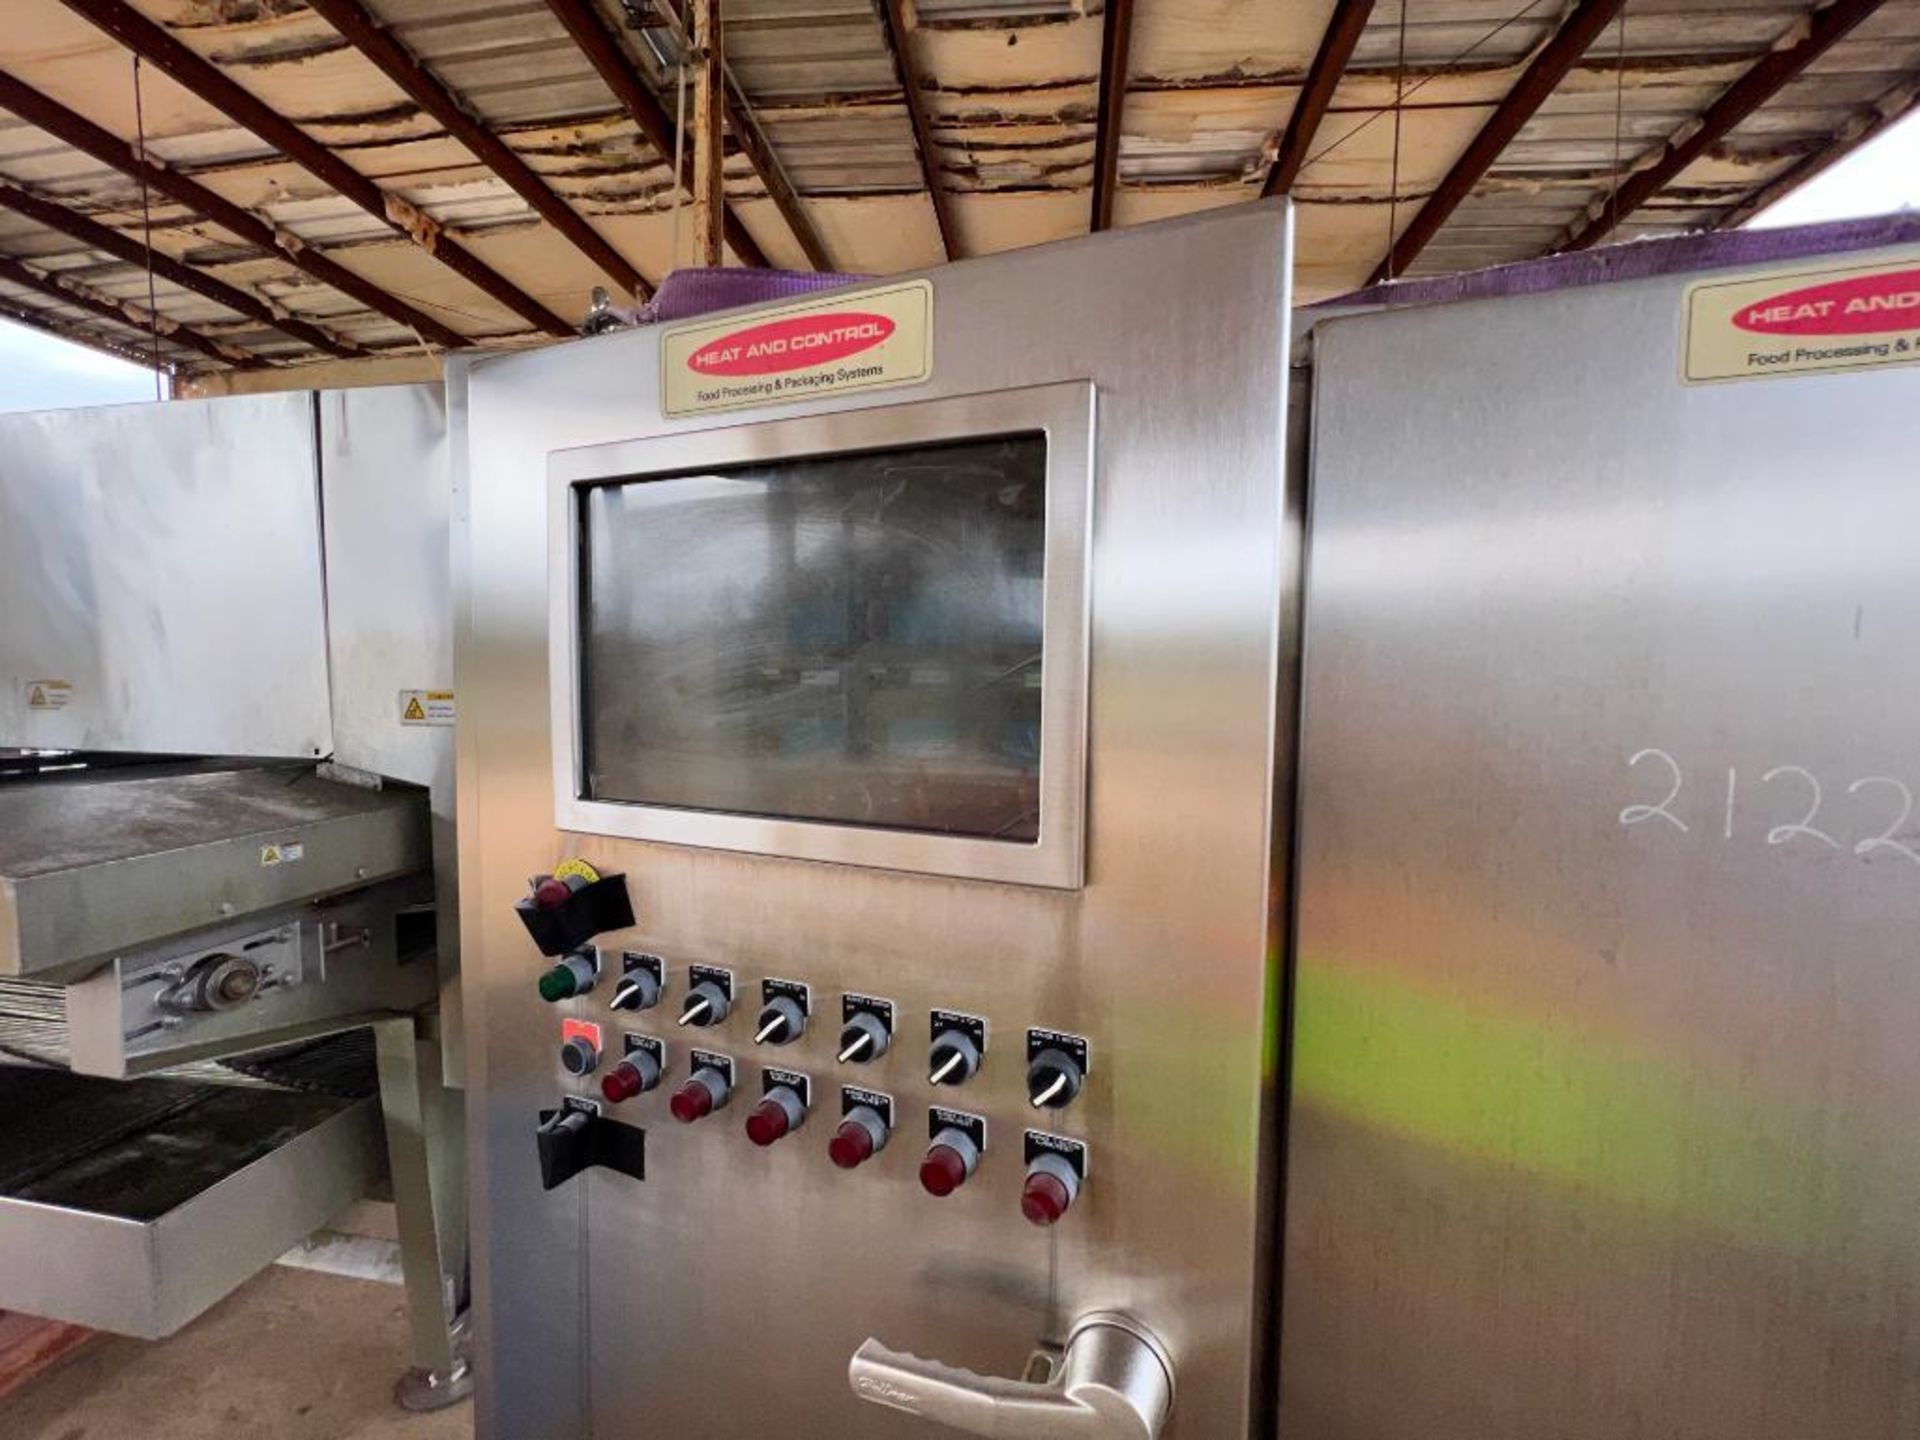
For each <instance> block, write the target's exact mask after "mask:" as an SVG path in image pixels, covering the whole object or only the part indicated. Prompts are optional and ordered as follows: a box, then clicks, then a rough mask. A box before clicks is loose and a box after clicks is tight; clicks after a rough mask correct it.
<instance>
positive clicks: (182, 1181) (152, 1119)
mask: <svg viewBox="0 0 1920 1440" xmlns="http://www.w3.org/2000/svg"><path fill="white" fill-rule="evenodd" d="M223 1068H224V1069H227V1070H230V1071H232V1072H234V1073H235V1074H236V1075H243V1076H246V1077H247V1078H248V1079H250V1080H252V1081H255V1082H271V1083H254V1084H246V1085H241V1084H234V1083H220V1082H212V1083H209V1082H208V1081H206V1080H201V1079H193V1080H185V1079H176V1078H171V1077H164V1076H163V1077H155V1078H152V1079H145V1080H101V1079H96V1078H94V1077H91V1076H86V1075H73V1074H69V1073H68V1072H66V1071H64V1070H57V1069H41V1068H37V1067H30V1066H23V1065H0V1196H7V1197H11V1198H13V1199H18V1200H35V1201H40V1202H42V1203H45V1204H52V1205H62V1206H68V1207H72V1208H77V1209H85V1210H93V1211H99V1212H101V1213H104V1214H109V1215H118V1216H122V1217H124V1218H126V1219H131V1220H151V1219H154V1218H156V1217H158V1216H159V1215H162V1214H165V1213H166V1211H167V1210H169V1209H171V1208H172V1207H173V1206H174V1205H176V1204H179V1203H181V1202H182V1201H184V1200H186V1199H188V1198H190V1197H192V1196H193V1195H196V1194H198V1193H199V1192H201V1191H202V1190H204V1189H206V1188H207V1187H208V1186H209V1185H211V1184H214V1183H216V1182H217V1181H218V1180H219V1179H220V1178H221V1177H223V1176H225V1175H227V1174H230V1173H232V1172H233V1171H236V1170H239V1169H241V1168H242V1167H244V1166H245V1165H247V1164H249V1163H251V1162H252V1161H253V1160H256V1159H258V1158H259V1157H260V1156H262V1155H265V1154H266V1153H267V1152H268V1151H270V1150H272V1149H274V1148H275V1147H276V1146H279V1145H283V1144H285V1143H286V1142H287V1141H289V1140H291V1139H293V1138H294V1137H295V1136H297V1135H299V1134H300V1133H301V1132H302V1131H304V1130H307V1129H309V1128H311V1127H312V1126H314V1125H316V1124H318V1123H319V1122H320V1121H321V1120H324V1119H325V1118H327V1116H329V1115H332V1114H334V1113H337V1112H338V1111H339V1110H341V1109H343V1108H345V1107H346V1106H348V1105H350V1104H353V1103H355V1102H357V1101H359V1100H362V1099H365V1098H366V1097H368V1096H370V1095H372V1094H374V1093H375V1092H376V1091H377V1089H378V1078H377V1073H376V1069H375V1063H374V1053H373V1033H372V1032H371V1031H370V1030H366V1029H360V1030H354V1031H348V1032H346V1033H345V1034H341V1035H332V1036H328V1037H326V1038H325V1039H321V1040H310V1041H306V1042H303V1043H301V1044H299V1045H290V1046H283V1047H281V1048H280V1049H278V1050H273V1051H264V1052H261V1053H260V1054H257V1055H250V1056H246V1057H244V1058H242V1059H238V1060H233V1061H228V1062H224V1064H223ZM199 1073H205V1071H204V1069H202V1070H199Z"/></svg>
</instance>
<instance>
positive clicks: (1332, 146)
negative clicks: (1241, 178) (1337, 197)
mask: <svg viewBox="0 0 1920 1440" xmlns="http://www.w3.org/2000/svg"><path fill="white" fill-rule="evenodd" d="M1552 3H1558V0H1528V3H1527V4H1526V5H1524V6H1522V7H1521V8H1520V9H1519V10H1516V11H1515V12H1514V13H1513V14H1511V15H1509V16H1508V17H1507V18H1506V19H1504V20H1502V21H1501V22H1500V23H1499V24H1498V25H1496V26H1494V27H1493V28H1492V29H1491V30H1489V31H1487V32H1486V33H1485V34H1484V35H1482V36H1480V38H1479V39H1477V40H1475V41H1474V42H1473V43H1472V44H1471V45H1469V46H1467V48H1466V49H1464V50H1462V51H1461V52H1460V53H1459V54H1457V55H1455V56H1454V57H1453V58H1452V59H1451V60H1448V61H1447V62H1446V63H1445V64H1444V65H1442V66H1440V67H1439V68H1438V69H1437V70H1435V71H1434V72H1433V73H1432V74H1431V75H1429V76H1427V77H1426V78H1425V79H1424V80H1421V81H1419V82H1417V83H1416V84H1415V85H1413V86H1412V87H1411V88H1410V89H1409V90H1408V91H1407V93H1406V94H1405V95H1404V96H1403V97H1401V100H1402V102H1404V101H1406V100H1411V99H1412V98H1413V97H1414V96H1416V95H1418V94H1419V93H1420V92H1421V91H1422V90H1424V89H1426V88H1427V86H1429V85H1431V84H1432V83H1433V82H1434V81H1436V80H1438V79H1440V78H1442V77H1443V76H1446V75H1449V74H1451V73H1453V72H1454V71H1455V70H1457V69H1459V68H1460V66H1462V65H1464V64H1465V63H1466V62H1467V61H1469V60H1471V59H1472V58H1473V57H1474V56H1475V55H1476V54H1478V53H1479V51H1480V50H1482V49H1483V48H1485V47H1486V46H1488V45H1491V44H1492V43H1493V42H1494V41H1495V40H1497V39H1498V38H1499V37H1500V36H1501V34H1502V33H1504V32H1505V31H1508V30H1511V29H1512V28H1513V27H1514V26H1515V25H1518V24H1519V23H1520V22H1521V21H1522V20H1524V19H1526V18H1527V17H1528V16H1529V15H1531V14H1532V13H1533V12H1534V11H1536V10H1538V9H1539V8H1540V7H1541V6H1543V5H1547V4H1552ZM1402 18H1403V19H1404V18H1405V17H1404V15H1403V16H1402ZM1388 113H1390V112H1388V111H1386V110H1375V111H1374V112H1373V113H1372V114H1371V115H1369V116H1367V118H1366V119H1365V120H1362V121H1361V122H1360V123H1359V124H1358V125H1356V126H1354V127H1353V129H1351V130H1349V131H1347V133H1346V134H1344V135H1342V136H1341V137H1340V138H1339V139H1337V140H1333V141H1330V142H1329V143H1328V144H1327V145H1325V146H1324V147H1322V148H1321V149H1319V150H1316V151H1314V152H1313V154H1311V155H1309V156H1308V157H1307V158H1306V159H1305V160H1304V161H1302V162H1301V164H1300V169H1301V170H1302V171H1303V172H1304V171H1305V170H1306V168H1307V167H1308V166H1309V165H1313V164H1317V163H1318V162H1319V161H1322V160H1324V159H1326V158H1327V156H1329V155H1331V154H1332V153H1333V152H1334V151H1336V150H1338V149H1339V148H1340V147H1341V146H1342V145H1344V144H1346V143H1347V142H1348V141H1349V140H1351V139H1353V137H1354V136H1356V135H1359V134H1361V133H1363V132H1364V131H1365V130H1366V129H1367V128H1368V127H1369V126H1371V125H1372V124H1373V123H1374V121H1376V120H1379V119H1381V118H1382V117H1384V116H1386V115H1387V114H1388Z"/></svg>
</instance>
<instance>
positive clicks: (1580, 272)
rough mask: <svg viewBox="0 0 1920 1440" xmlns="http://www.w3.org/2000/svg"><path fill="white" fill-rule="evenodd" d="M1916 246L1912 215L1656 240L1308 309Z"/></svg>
mask: <svg viewBox="0 0 1920 1440" xmlns="http://www.w3.org/2000/svg"><path fill="white" fill-rule="evenodd" d="M1916 242H1920V214H1915V213H1913V212H1911V211H1903V212H1901V213H1899V214H1895V215H1875V216H1872V217H1870V218H1868V219H1865V220H1836V221H1833V222H1831V223H1829V224H1824V225H1795V226H1792V227H1790V228H1786V229H1780V230H1718V231H1710V232H1708V233H1705V234H1700V235H1678V236H1674V237H1672V238H1671V239H1664V240H1633V241H1629V242H1627V243H1626V244H1623V245H1606V246H1602V247H1600V248H1599V249H1595V250H1579V251H1574V252H1572V253H1570V254H1566V255H1549V256H1547V257H1546V258H1545V259H1542V260H1524V261H1522V262H1520V263H1519V264H1517V265H1501V266H1497V267H1495V268H1493V269H1491V270H1471V271H1467V272H1465V273H1463V274H1458V275H1437V276H1434V277H1433V278H1432V279H1424V280H1393V281H1389V282H1387V283H1386V284H1384V285H1369V286H1368V287H1367V288H1366V289H1364V290H1356V291H1354V292H1353V293H1352V294H1350V295H1342V296H1340V297H1338V298H1336V299H1333V300H1325V301H1322V302H1321V303H1320V304H1319V305H1316V306H1313V307H1311V308H1313V309H1315V310H1331V309H1342V310H1345V309H1350V308H1352V307H1354V306H1360V305H1384V306H1388V307H1391V308H1395V309H1397V308H1399V307H1401V306H1406V305H1447V304H1452V303H1454V302H1456V301H1460V300H1489V299H1493V298H1495V297H1498V296H1502V295H1539V294H1543V293H1545V292H1547V291H1550V290H1572V289H1577V288H1579V287H1582V286H1586V285H1606V284H1610V283H1612V282H1614V281H1618V280H1646V279H1650V278H1652V277H1653V276H1656V275H1677V274H1682V273H1686V272H1691V271H1696V270H1726V269H1731V268H1733V267H1735V266H1742V265H1767V264H1771V263H1773V262H1774V261H1777V260H1803V259H1807V258H1809V257H1814V256H1820V255H1843V254H1846V253H1848V252H1850V251H1854V250H1877V249H1880V248H1882V247H1884V246H1888V245H1907V244H1913V243H1916Z"/></svg>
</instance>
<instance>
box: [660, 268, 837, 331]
mask: <svg viewBox="0 0 1920 1440" xmlns="http://www.w3.org/2000/svg"><path fill="white" fill-rule="evenodd" d="M866 278H867V277H866V276H864V275H833V274H821V273H819V272H816V271H811V270H676V271H674V272H673V273H672V274H671V275H669V276H667V278H666V279H665V280H663V281H661V282H660V289H659V291H658V293H656V294H655V295H654V297H653V299H652V300H651V301H649V302H648V303H647V304H645V305H643V306H641V307H640V309H639V311H638V313H637V315H636V316H635V318H636V319H637V321H638V322H639V323H640V324H642V325H655V324H659V323H660V322H662V321H667V320H689V319H691V318H693V317H694V316H695V315H709V314H712V313H713V312H714V311H716V310H737V309H739V308H740V307H741V306H743V305H760V304H763V303H765V302H766V301H769V300H792V299H795V298H796V297H798V296H801V295H811V294H814V293H815V292H816V291H820V290H835V289H838V288H839V287H840V286H842V285H857V284H859V283H860V282H861V281H863V280H865V279H866Z"/></svg>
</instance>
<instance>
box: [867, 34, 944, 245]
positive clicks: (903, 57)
mask: <svg viewBox="0 0 1920 1440" xmlns="http://www.w3.org/2000/svg"><path fill="white" fill-rule="evenodd" d="M880 28H881V30H882V32H883V38H884V39H885V41H886V46H887V53H888V55H889V56H890V57H891V58H892V60H893V77H894V80H895V81H896V82H897V83H898V84H899V86H900V95H901V98H902V99H904V100H905V101H906V105H907V119H908V120H909V121H910V122H912V125H913V143H914V144H915V146H917V147H918V149H919V151H920V174H921V177H922V178H923V179H924V180H925V181H926V184H927V198H928V199H930V200H931V201H932V202H933V220H934V224H935V225H936V226H938V227H939V230H940V251H941V254H942V256H943V258H945V259H948V260H957V259H959V258H960V246H959V244H958V242H957V237H956V231H955V228H954V224H953V214H952V210H951V204H950V202H949V200H948V198H947V192H946V189H945V188H944V187H943V186H942V185H941V184H940V162H939V161H938V160H937V159H936V158H935V157H934V153H933V126H932V125H931V124H929V123H928V121H927V106H926V101H925V100H924V99H923V98H922V97H921V94H920V67H919V65H918V64H916V63H915V61H914V58H913V47H912V46H911V45H910V44H909V43H908V41H907V17H906V12H905V9H904V8H903V7H902V5H901V3H900V0H880Z"/></svg>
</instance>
